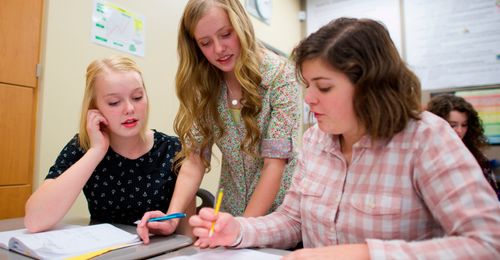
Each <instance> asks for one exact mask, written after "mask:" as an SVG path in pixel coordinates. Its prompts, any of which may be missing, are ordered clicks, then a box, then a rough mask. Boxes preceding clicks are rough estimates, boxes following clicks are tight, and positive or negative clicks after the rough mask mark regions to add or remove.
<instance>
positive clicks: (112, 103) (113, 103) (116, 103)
mask: <svg viewBox="0 0 500 260" xmlns="http://www.w3.org/2000/svg"><path fill="white" fill-rule="evenodd" d="M118 102H119V101H116V102H108V105H110V106H112V107H114V106H116V105H118Z"/></svg>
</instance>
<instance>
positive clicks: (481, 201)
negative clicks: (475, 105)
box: [237, 112, 500, 259]
mask: <svg viewBox="0 0 500 260" xmlns="http://www.w3.org/2000/svg"><path fill="white" fill-rule="evenodd" d="M421 117H422V119H421V120H418V121H416V120H413V121H410V123H409V124H408V125H407V127H406V128H405V129H404V130H403V131H401V132H400V133H398V134H396V135H395V136H394V137H393V138H392V139H391V140H389V141H376V142H372V141H371V139H370V138H369V137H368V136H364V137H363V138H362V139H361V140H359V141H358V142H357V143H356V144H355V145H354V146H353V152H352V163H351V165H349V166H347V164H346V161H345V159H344V157H343V155H342V153H341V150H340V145H339V136H335V135H329V134H325V133H324V132H322V131H321V130H320V129H319V128H318V126H314V127H312V128H311V129H309V130H308V131H307V132H306V133H305V134H304V138H303V148H302V153H301V155H300V157H299V162H298V168H297V170H296V172H295V175H294V177H293V182H292V186H291V188H290V190H289V191H288V193H287V194H286V196H285V200H284V202H283V204H282V205H281V206H280V207H279V208H278V210H277V211H276V212H274V213H272V214H270V215H267V216H264V217H259V218H237V219H238V221H239V222H240V224H241V228H242V232H243V240H242V243H241V244H240V245H239V247H248V246H257V247H280V248H290V247H293V246H295V244H296V243H297V242H299V241H300V240H301V239H302V241H303V243H304V247H322V246H329V245H338V244H353V243H367V244H368V247H369V251H370V256H371V258H373V259H386V258H392V259H394V258H395V259H401V258H404V259H408V258H415V257H418V258H422V259H450V258H462V259H463V258H471V257H472V258H477V259H480V258H481V259H499V252H500V236H499V234H500V204H499V203H498V201H497V200H496V197H495V193H494V192H493V190H492V189H491V187H490V186H489V185H488V183H487V181H486V180H485V179H484V177H483V175H482V172H481V169H480V167H479V165H478V164H477V162H476V160H475V159H474V157H473V156H472V155H471V154H470V152H469V151H468V150H467V148H466V147H465V146H464V145H463V143H462V141H461V140H460V139H459V138H458V137H457V135H456V134H454V133H453V132H452V131H453V130H452V129H451V128H450V126H449V125H448V123H446V122H445V121H444V120H442V119H441V118H438V117H437V116H434V115H432V114H430V113H428V112H423V113H422V114H421Z"/></svg>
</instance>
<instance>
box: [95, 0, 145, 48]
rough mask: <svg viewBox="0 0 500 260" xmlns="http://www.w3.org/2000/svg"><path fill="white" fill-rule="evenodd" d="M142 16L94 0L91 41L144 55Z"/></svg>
mask: <svg viewBox="0 0 500 260" xmlns="http://www.w3.org/2000/svg"><path fill="white" fill-rule="evenodd" d="M144 34H145V19H144V16H142V15H140V14H137V13H134V12H132V11H130V10H127V9H125V8H123V7H120V6H118V5H116V4H113V3H109V2H106V1H103V0H95V1H94V6H93V13H92V34H91V41H92V42H94V43H97V44H100V45H104V46H107V47H110V48H114V49H117V50H120V51H123V52H127V53H131V54H134V55H137V56H141V57H144V49H145V42H144V39H145V36H144Z"/></svg>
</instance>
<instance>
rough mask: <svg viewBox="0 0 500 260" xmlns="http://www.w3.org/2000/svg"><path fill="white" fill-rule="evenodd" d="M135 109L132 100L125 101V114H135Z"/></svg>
mask: <svg viewBox="0 0 500 260" xmlns="http://www.w3.org/2000/svg"><path fill="white" fill-rule="evenodd" d="M134 110H135V107H134V104H132V102H130V101H126V102H125V114H126V115H130V114H133V113H134Z"/></svg>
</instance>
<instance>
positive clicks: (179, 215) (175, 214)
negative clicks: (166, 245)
mask: <svg viewBox="0 0 500 260" xmlns="http://www.w3.org/2000/svg"><path fill="white" fill-rule="evenodd" d="M184 217H186V213H172V214H168V215H165V216H163V217H157V218H150V219H148V222H157V221H163V220H169V219H174V218H184ZM139 223H141V221H140V220H137V221H136V222H134V224H136V225H137V224H139Z"/></svg>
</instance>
